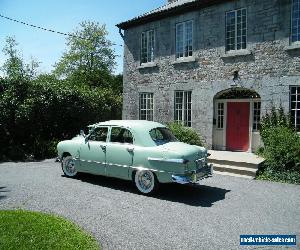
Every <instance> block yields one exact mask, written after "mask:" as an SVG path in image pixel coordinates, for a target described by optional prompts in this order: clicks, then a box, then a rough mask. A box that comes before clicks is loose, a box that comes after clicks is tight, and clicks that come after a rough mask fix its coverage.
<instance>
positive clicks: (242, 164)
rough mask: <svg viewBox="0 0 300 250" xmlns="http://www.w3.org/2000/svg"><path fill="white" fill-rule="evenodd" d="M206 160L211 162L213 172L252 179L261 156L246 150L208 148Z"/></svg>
mask: <svg viewBox="0 0 300 250" xmlns="http://www.w3.org/2000/svg"><path fill="white" fill-rule="evenodd" d="M208 153H210V154H211V155H210V156H209V157H208V162H209V163H212V164H213V167H214V173H215V174H221V175H230V176H235V177H242V178H249V179H254V178H255V177H256V173H257V171H258V168H259V165H260V164H261V163H262V162H263V161H264V159H263V158H261V157H259V156H257V155H255V154H253V153H246V152H230V151H216V150H209V151H208Z"/></svg>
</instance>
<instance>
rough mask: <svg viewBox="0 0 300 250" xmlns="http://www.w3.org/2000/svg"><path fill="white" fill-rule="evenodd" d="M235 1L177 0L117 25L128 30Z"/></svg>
mask: <svg viewBox="0 0 300 250" xmlns="http://www.w3.org/2000/svg"><path fill="white" fill-rule="evenodd" d="M227 1H234V0H175V1H173V2H170V3H167V4H165V5H163V6H161V7H159V8H157V9H154V10H152V11H149V12H146V13H144V14H142V15H140V16H137V17H135V18H133V19H130V20H128V21H125V22H122V23H119V24H117V27H118V28H120V29H123V30H126V29H128V28H130V27H134V26H137V25H140V24H144V23H147V22H151V21H156V20H159V19H162V18H165V17H168V16H174V15H178V14H181V13H183V12H189V11H194V10H195V9H201V8H205V7H208V6H211V5H215V4H219V3H223V2H227Z"/></svg>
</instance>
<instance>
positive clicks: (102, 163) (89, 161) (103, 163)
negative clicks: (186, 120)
mask: <svg viewBox="0 0 300 250" xmlns="http://www.w3.org/2000/svg"><path fill="white" fill-rule="evenodd" d="M75 160H79V161H81V162H87V163H96V164H101V165H105V164H106V163H105V162H100V161H91V160H81V159H75Z"/></svg>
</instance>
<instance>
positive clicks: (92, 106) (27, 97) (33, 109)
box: [0, 78, 122, 160]
mask: <svg viewBox="0 0 300 250" xmlns="http://www.w3.org/2000/svg"><path fill="white" fill-rule="evenodd" d="M5 81H6V82H5V84H2V83H1V84H2V85H3V86H4V85H5V88H2V92H0V110H1V112H0V136H1V138H2V140H1V141H0V160H6V159H12V160H24V159H25V158H27V157H28V156H31V155H33V157H34V158H38V159H42V158H48V157H53V156H55V154H56V152H55V151H56V149H55V148H56V145H55V143H56V142H57V141H59V140H63V139H71V138H72V137H73V136H75V135H76V134H77V133H78V132H79V130H80V129H81V128H83V127H85V126H86V125H88V124H92V123H95V122H99V121H104V120H108V119H118V118H120V116H121V103H122V99H121V95H120V94H119V93H118V94H115V93H114V91H113V89H111V88H107V89H105V88H93V89H91V88H89V87H87V86H85V85H82V86H80V85H75V84H73V83H72V82H70V81H66V80H56V79H51V78H41V79H37V80H35V81H22V80H19V81H11V80H5ZM30 158H32V157H30Z"/></svg>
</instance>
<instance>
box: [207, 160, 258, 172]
mask: <svg viewBox="0 0 300 250" xmlns="http://www.w3.org/2000/svg"><path fill="white" fill-rule="evenodd" d="M208 162H209V163H212V164H213V165H215V164H217V165H226V166H235V167H242V168H252V169H256V170H257V169H258V166H259V163H257V162H243V161H237V160H224V159H211V158H208Z"/></svg>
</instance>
